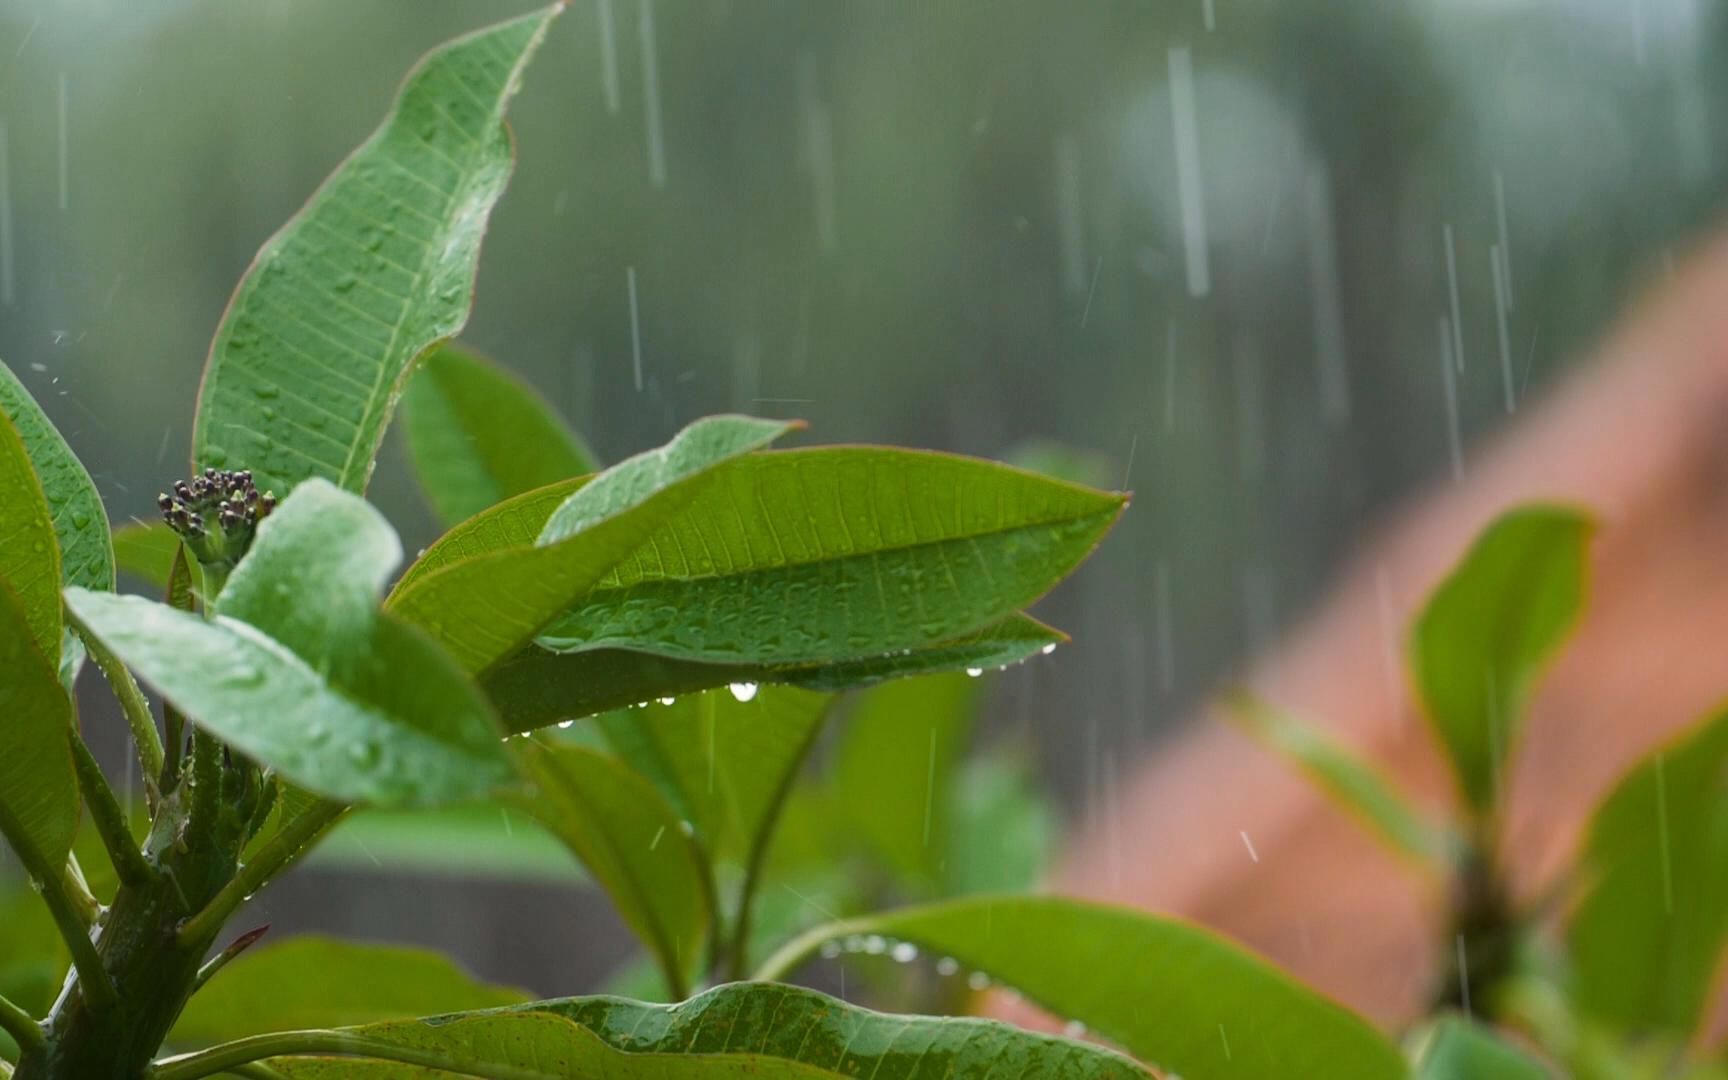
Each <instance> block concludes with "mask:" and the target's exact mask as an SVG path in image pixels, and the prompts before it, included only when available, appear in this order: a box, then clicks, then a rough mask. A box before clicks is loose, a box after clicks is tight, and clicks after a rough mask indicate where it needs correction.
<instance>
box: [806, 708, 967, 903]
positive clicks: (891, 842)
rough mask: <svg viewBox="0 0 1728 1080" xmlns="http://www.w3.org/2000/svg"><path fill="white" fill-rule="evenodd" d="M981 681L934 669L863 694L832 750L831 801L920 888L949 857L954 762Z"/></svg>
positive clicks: (935, 878) (930, 888) (924, 889)
mask: <svg viewBox="0 0 1728 1080" xmlns="http://www.w3.org/2000/svg"><path fill="white" fill-rule="evenodd" d="M980 689H981V683H980V682H979V680H977V679H972V678H968V677H967V676H965V675H936V676H932V677H930V678H927V679H908V680H904V681H902V682H891V683H885V684H883V685H881V686H878V687H875V688H874V689H872V690H870V691H868V692H866V693H865V694H863V695H861V696H860V697H859V698H858V699H857V701H856V703H855V704H854V706H853V709H852V712H851V715H849V716H848V717H847V718H846V722H845V724H844V725H843V726H842V728H841V737H840V745H839V747H838V748H837V749H836V751H835V757H834V766H833V769H834V771H833V783H834V789H835V799H834V805H835V806H836V807H838V808H839V809H840V811H841V814H842V815H843V817H844V819H845V822H846V826H847V828H848V829H849V830H850V831H851V833H852V834H853V835H854V836H856V837H857V838H858V839H859V840H861V841H862V842H863V844H864V846H865V847H866V848H867V849H869V850H870V851H871V853H872V854H874V855H875V856H876V858H878V859H880V860H881V861H882V862H883V863H885V864H886V865H887V867H888V868H889V869H890V870H892V871H893V872H894V874H895V875H896V877H897V878H898V879H899V881H900V883H901V885H902V887H904V888H906V889H909V890H910V891H912V892H913V893H915V894H917V895H921V896H928V895H931V894H932V893H934V892H936V891H937V887H938V884H939V883H940V882H941V880H942V877H943V869H944V867H945V866H946V864H947V858H948V850H947V842H948V827H949V815H948V811H949V803H948V799H949V796H950V791H951V785H950V780H951V778H952V776H953V772H954V767H955V765H956V764H957V763H958V762H959V760H960V756H961V754H962V753H964V751H965V749H966V743H967V740H968V739H969V738H970V737H971V734H972V720H973V717H974V716H975V715H976V713H977V711H978V702H979V696H980V695H979V690H980Z"/></svg>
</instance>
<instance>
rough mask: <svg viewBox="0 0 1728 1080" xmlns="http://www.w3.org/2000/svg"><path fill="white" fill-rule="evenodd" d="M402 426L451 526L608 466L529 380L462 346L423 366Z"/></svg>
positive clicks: (438, 353) (406, 398) (405, 400)
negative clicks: (517, 498)
mask: <svg viewBox="0 0 1728 1080" xmlns="http://www.w3.org/2000/svg"><path fill="white" fill-rule="evenodd" d="M402 429H403V431H404V432H405V433H406V434H407V436H408V453H409V457H410V459H411V460H412V461H413V463H414V471H415V473H416V474H417V475H418V477H419V479H420V487H421V490H423V491H424V492H425V493H426V497H427V499H428V500H429V501H430V502H431V503H432V507H433V509H434V510H436V511H437V512H438V516H439V517H441V518H443V519H444V522H445V524H447V525H454V524H456V523H457V522H460V521H462V520H464V519H465V518H468V517H471V516H472V515H474V514H478V513H479V512H480V511H482V510H484V509H486V508H487V507H489V506H492V505H494V504H496V503H498V502H501V501H503V500H504V499H507V498H510V497H511V496H514V495H521V494H523V493H525V492H528V491H532V490H534V489H535V488H539V487H542V486H544V485H546V484H552V483H556V482H557V481H560V480H564V479H568V478H569V477H573V476H581V475H583V474H585V473H592V472H597V471H598V470H599V467H600V466H599V465H598V464H597V459H596V458H595V457H594V453H593V451H591V450H589V449H588V447H587V446H585V445H583V443H582V440H581V439H580V438H578V437H577V436H576V434H575V433H574V432H572V431H571V430H570V429H569V428H567V427H566V426H565V425H564V423H563V421H561V420H559V419H558V416H557V414H556V413H554V412H553V411H552V407H551V406H550V405H548V404H547V403H546V401H545V400H544V399H543V398H541V397H540V396H539V395H538V394H536V393H535V392H534V391H533V390H532V389H531V388H529V386H528V385H527V384H526V383H524V382H522V381H521V380H520V379H517V378H516V377H515V376H513V375H511V374H510V373H509V372H507V371H505V370H503V369H502V368H499V367H498V366H496V365H494V364H493V363H491V362H490V361H488V360H485V359H482V358H481V357H480V356H478V355H476V354H474V353H472V352H469V351H468V350H466V349H464V348H462V347H460V346H457V345H450V344H446V345H444V346H442V347H440V348H438V349H436V350H434V351H433V352H432V353H431V354H430V355H428V356H427V357H426V359H424V360H422V361H421V362H420V365H419V367H418V368H416V369H415V372H414V376H413V378H411V379H409V381H408V390H407V393H405V394H404V395H403V397H402Z"/></svg>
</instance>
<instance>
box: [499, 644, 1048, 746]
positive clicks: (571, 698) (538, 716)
mask: <svg viewBox="0 0 1728 1080" xmlns="http://www.w3.org/2000/svg"><path fill="white" fill-rule="evenodd" d="M1064 640H1065V638H1064V636H1063V634H1062V632H1061V631H1059V630H1053V629H1051V628H1050V627H1048V626H1045V625H1044V624H1043V623H1041V622H1039V621H1038V620H1036V619H1034V618H1032V617H1031V616H1029V615H1011V616H1009V617H1008V618H1006V619H1004V620H1002V621H1001V622H999V623H995V624H993V625H991V626H989V627H986V628H985V629H984V630H981V631H978V632H977V633H974V634H969V635H967V636H965V637H963V638H956V639H954V640H952V641H945V642H941V643H938V644H936V645H930V646H926V647H924V648H919V649H912V650H910V651H903V652H897V653H892V654H890V655H887V656H878V657H866V658H861V659H858V660H843V661H838V662H834V663H817V664H810V665H805V666H802V667H772V666H768V665H764V664H705V663H702V662H700V661H696V660H679V659H677V658H675V657H670V656H655V655H654V654H652V653H640V652H632V651H630V650H628V649H596V650H593V651H589V652H573V653H550V652H547V651H546V650H545V649H542V648H540V647H539V646H530V647H528V648H526V649H522V650H519V651H518V652H517V653H516V654H515V655H513V656H511V657H510V658H509V659H507V660H504V661H503V662H501V663H499V664H497V665H496V666H495V667H493V668H491V669H490V670H488V671H487V672H486V673H485V674H484V675H483V676H482V677H481V680H480V684H481V686H482V687H483V688H484V689H485V691H486V694H487V696H488V697H489V698H491V699H492V704H493V707H494V708H496V709H497V710H498V715H499V717H500V718H501V719H502V720H503V722H504V724H505V726H506V727H507V728H508V729H509V730H511V731H532V730H534V729H535V728H541V727H545V726H546V725H548V724H552V723H557V722H558V721H561V720H575V719H579V718H581V717H584V716H593V715H595V714H597V713H603V712H608V711H610V710H612V709H621V708H625V707H627V706H630V705H635V704H639V703H641V702H645V701H652V700H655V699H657V698H662V697H681V696H683V695H685V694H689V693H693V692H695V691H699V690H710V689H714V688H716V687H721V686H726V685H728V684H732V683H784V684H786V685H789V686H798V687H803V688H805V689H809V690H825V691H837V690H848V689H853V688H857V687H863V686H873V685H875V684H876V683H879V682H882V681H884V680H886V679H893V678H900V677H904V676H908V675H927V674H931V673H935V672H944V671H960V670H962V669H966V668H975V669H980V670H982V669H985V668H999V667H1005V666H1007V665H1010V664H1017V663H1020V662H1022V661H1024V660H1027V659H1030V658H1031V657H1033V656H1036V655H1038V654H1040V653H1044V652H1048V651H1049V650H1051V649H1054V648H1055V647H1056V646H1057V645H1058V644H1059V643H1061V642H1062V641H1064Z"/></svg>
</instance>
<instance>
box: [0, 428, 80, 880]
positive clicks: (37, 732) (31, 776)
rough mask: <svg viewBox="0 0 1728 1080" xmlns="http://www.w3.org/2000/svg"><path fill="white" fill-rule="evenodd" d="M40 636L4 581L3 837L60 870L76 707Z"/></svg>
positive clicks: (74, 819) (0, 602)
mask: <svg viewBox="0 0 1728 1080" xmlns="http://www.w3.org/2000/svg"><path fill="white" fill-rule="evenodd" d="M0 426H3V423H0ZM0 490H4V489H0ZM49 542H50V543H52V541H49ZM49 581H50V584H53V579H52V578H50V579H49ZM56 614H58V608H56ZM32 629H33V628H32V627H31V625H30V622H29V618H28V616H27V615H26V613H25V611H24V608H23V605H21V604H20V603H19V602H18V597H17V594H15V593H14V592H13V591H12V589H11V588H10V586H8V585H7V584H6V583H5V582H4V581H0V836H4V837H5V839H6V842H7V843H9V844H11V845H12V847H13V849H14V850H17V851H19V852H20V853H21V854H27V855H28V856H29V857H28V858H26V859H25V860H23V861H24V862H25V865H26V866H28V865H30V864H31V863H36V864H38V865H41V866H44V867H59V866H62V865H64V864H65V862H66V853H67V852H69V851H71V850H72V836H73V834H74V833H75V832H77V830H78V807H79V802H78V780H77V776H76V774H75V773H74V772H73V769H72V750H71V746H70V744H69V742H68V732H69V731H70V730H71V724H72V715H71V710H72V704H71V701H70V699H69V698H67V696H66V691H65V690H64V689H63V688H62V687H61V685H60V681H59V679H58V678H57V676H56V673H55V671H54V668H53V667H52V666H50V665H49V663H48V661H47V659H46V658H44V657H43V655H42V653H41V651H40V650H39V649H38V648H37V646H36V644H35V643H34V642H33V640H32ZM53 642H54V644H56V645H58V644H59V637H58V632H56V636H55V638H54V639H53Z"/></svg>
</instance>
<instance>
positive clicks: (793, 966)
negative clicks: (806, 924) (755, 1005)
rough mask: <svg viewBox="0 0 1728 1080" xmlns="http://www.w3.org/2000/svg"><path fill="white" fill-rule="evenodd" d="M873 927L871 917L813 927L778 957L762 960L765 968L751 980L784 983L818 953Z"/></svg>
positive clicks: (777, 951) (778, 953) (800, 935)
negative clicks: (832, 942) (834, 942)
mask: <svg viewBox="0 0 1728 1080" xmlns="http://www.w3.org/2000/svg"><path fill="white" fill-rule="evenodd" d="M872 925H873V924H872V923H871V921H870V920H869V919H868V918H864V919H841V920H840V921H839V922H831V923H823V924H822V925H821V926H814V927H811V928H810V929H809V930H806V931H804V932H803V933H802V934H799V935H798V936H797V937H795V938H793V939H792V940H791V941H788V942H787V943H786V944H784V945H782V946H780V948H778V949H776V950H775V952H774V955H773V956H770V957H769V958H768V959H766V960H764V961H762V966H761V967H759V968H757V969H756V974H754V975H752V976H750V978H751V979H752V980H754V981H756V982H784V981H786V977H787V976H788V975H790V974H792V973H793V972H794V971H797V970H798V968H799V967H801V966H802V965H803V963H804V961H806V960H808V959H810V958H811V957H812V956H814V955H816V950H818V949H820V948H821V947H822V946H823V945H825V944H827V943H828V942H830V941H833V940H834V939H835V938H837V937H845V936H846V935H848V934H861V933H868V932H869V931H870V929H871V928H872Z"/></svg>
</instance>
